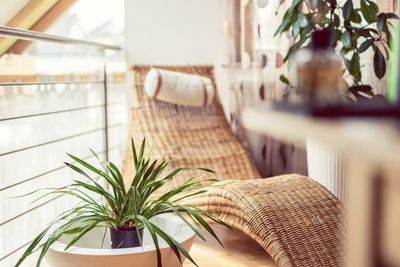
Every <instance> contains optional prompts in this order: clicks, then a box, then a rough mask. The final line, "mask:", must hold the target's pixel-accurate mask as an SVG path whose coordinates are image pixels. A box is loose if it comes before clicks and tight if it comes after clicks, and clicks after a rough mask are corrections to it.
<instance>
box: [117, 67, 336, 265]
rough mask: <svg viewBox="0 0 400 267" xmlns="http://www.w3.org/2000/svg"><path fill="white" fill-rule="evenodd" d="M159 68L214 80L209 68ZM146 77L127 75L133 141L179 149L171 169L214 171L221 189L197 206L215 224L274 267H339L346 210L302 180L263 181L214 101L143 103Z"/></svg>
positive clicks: (140, 71) (137, 72) (137, 71)
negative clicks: (211, 213)
mask: <svg viewBox="0 0 400 267" xmlns="http://www.w3.org/2000/svg"><path fill="white" fill-rule="evenodd" d="M157 67H158V68H164V69H170V70H176V71H181V72H188V73H196V74H199V75H203V76H207V77H210V78H211V79H212V80H214V74H213V67H212V66H175V67H165V66H164V67H163V66H157ZM148 70H149V66H133V68H132V71H133V78H134V81H133V83H134V84H133V92H132V93H133V98H134V99H135V100H134V102H135V104H134V105H133V108H132V118H131V128H130V134H131V136H133V137H134V138H135V139H136V138H137V139H140V138H142V137H143V136H154V137H155V138H156V142H157V146H158V147H157V148H158V149H157V150H158V151H160V153H167V152H168V151H169V150H170V149H171V147H173V146H174V145H176V144H179V145H180V146H179V147H178V148H176V149H175V150H174V153H173V161H172V164H173V165H175V166H182V165H185V166H193V167H196V166H202V167H209V168H212V169H213V170H216V171H217V175H218V178H220V179H224V181H223V182H222V184H223V186H219V187H211V188H210V189H209V191H208V194H207V196H206V197H202V198H198V199H196V200H195V203H196V204H197V205H199V206H201V207H205V208H210V209H213V210H214V209H215V210H217V211H218V212H217V213H216V215H217V216H218V217H219V218H220V219H222V220H224V221H225V222H226V223H228V224H230V225H231V226H232V227H234V228H236V229H238V230H241V231H243V232H244V233H246V234H247V235H249V236H250V237H251V238H253V239H254V240H256V241H257V242H258V243H259V244H260V245H261V246H262V247H263V248H264V249H265V250H266V251H267V253H268V254H270V256H271V257H272V258H273V259H274V260H275V262H276V263H277V264H278V265H279V266H301V267H307V266H318V267H323V266H335V267H336V266H343V265H344V256H343V252H342V245H343V236H344V230H343V227H342V220H343V209H342V205H341V203H340V202H339V201H338V200H337V199H336V197H335V196H333V195H332V194H331V193H330V192H328V191H327V190H326V189H325V188H324V187H322V186H321V185H319V184H318V183H316V182H315V181H313V180H311V179H309V178H307V177H304V176H301V175H296V174H291V175H283V176H279V177H274V178H268V179H260V178H261V177H260V174H259V173H258V172H257V169H256V168H255V165H254V163H253V160H252V159H251V157H250V155H249V153H248V152H247V151H246V150H245V149H244V148H243V146H242V145H241V143H240V142H239V141H238V140H237V139H236V138H235V136H234V135H233V133H232V132H231V131H230V128H229V125H228V123H227V121H226V120H225V116H224V112H223V109H222V106H221V105H220V102H219V100H218V99H216V100H215V101H214V103H213V104H212V105H209V106H207V107H202V108H198V107H185V106H179V105H174V104H168V103H164V102H159V101H155V100H152V99H148V98H147V97H146V96H145V94H144V90H143V81H144V77H145V75H146V73H147V72H148ZM127 151H129V148H127ZM131 164H132V160H131V158H130V153H129V152H127V153H126V156H125V159H124V166H123V172H124V174H125V177H130V172H131V171H133V168H132V166H131ZM180 179H185V177H182V178H180ZM176 182H177V183H179V182H180V181H176Z"/></svg>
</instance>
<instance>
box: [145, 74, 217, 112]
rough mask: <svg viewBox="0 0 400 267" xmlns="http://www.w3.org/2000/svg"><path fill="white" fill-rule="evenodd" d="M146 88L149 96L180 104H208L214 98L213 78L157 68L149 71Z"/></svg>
mask: <svg viewBox="0 0 400 267" xmlns="http://www.w3.org/2000/svg"><path fill="white" fill-rule="evenodd" d="M144 89H145V92H146V95H147V96H148V97H151V98H155V99H158V100H161V101H165V102H169V103H174V104H180V105H189V106H206V105H209V104H211V103H212V101H213V98H214V85H213V83H212V81H211V79H209V78H207V77H203V76H199V75H192V74H186V73H181V72H175V71H169V70H162V69H155V68H152V69H151V70H150V71H149V72H148V73H147V75H146V79H145V81H144Z"/></svg>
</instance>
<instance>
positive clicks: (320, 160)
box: [307, 139, 346, 201]
mask: <svg viewBox="0 0 400 267" xmlns="http://www.w3.org/2000/svg"><path fill="white" fill-rule="evenodd" d="M307 165H308V176H309V177H311V178H312V179H314V180H316V181H317V182H319V183H320V184H322V185H323V186H325V187H326V188H327V189H328V190H329V191H331V192H332V193H333V194H334V195H335V196H336V197H338V198H339V199H340V200H342V201H344V196H345V187H346V160H345V155H344V153H343V152H342V151H341V150H340V149H338V148H337V147H335V146H332V145H330V144H326V143H323V142H319V141H317V140H312V139H307Z"/></svg>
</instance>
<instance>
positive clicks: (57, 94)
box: [0, 26, 128, 266]
mask: <svg viewBox="0 0 400 267" xmlns="http://www.w3.org/2000/svg"><path fill="white" fill-rule="evenodd" d="M0 36H3V37H11V38H17V39H24V40H31V41H35V42H39V41H46V42H52V43H59V44H62V45H73V46H90V47H93V48H94V49H98V50H100V51H103V50H114V51H119V50H121V48H120V47H119V46H116V45H109V44H103V43H98V42H92V41H87V40H79V39H73V38H68V37H63V36H56V35H50V34H45V33H40V32H33V31H27V30H21V29H15V28H10V27H5V26H0ZM104 57H105V56H104ZM98 69H99V70H100V71H96V72H94V73H93V72H91V73H80V74H76V73H74V74H73V75H71V74H67V73H65V74H62V75H58V74H57V75H40V74H32V75H13V76H5V75H3V76H1V77H0V201H1V202H0V266H13V265H14V264H15V262H16V259H18V257H19V255H20V254H21V253H22V252H23V251H24V249H25V247H26V246H27V244H28V243H29V242H30V241H31V240H32V239H33V237H34V236H35V234H37V233H38V232H39V231H40V230H41V229H43V228H44V226H45V225H46V224H47V223H48V222H49V221H51V220H52V219H53V218H54V217H55V215H56V214H57V213H59V212H60V211H62V210H64V209H66V208H68V207H70V206H71V205H72V204H73V203H71V202H70V201H68V200H66V199H63V198H64V197H61V198H59V197H54V198H48V199H47V200H44V201H42V202H37V203H33V204H30V202H31V201H32V200H33V199H34V198H35V197H34V196H28V197H23V198H14V197H15V196H18V195H22V194H25V193H29V192H31V191H33V190H36V189H40V188H43V187H60V186H64V185H67V184H69V183H71V182H72V180H73V179H75V178H77V177H70V176H71V173H70V172H68V168H66V166H65V165H64V164H63V162H64V161H68V158H67V157H66V156H65V152H69V153H71V154H76V155H77V156H80V157H82V158H85V159H86V160H88V161H89V162H90V161H93V160H94V157H93V156H92V155H91V154H90V152H89V148H92V149H94V150H95V151H96V152H97V153H98V154H99V155H100V157H101V160H113V161H117V162H118V161H119V160H120V158H121V155H122V153H123V148H124V141H125V140H124V139H125V133H126V132H127V128H126V127H127V120H128V112H127V111H128V103H127V99H128V93H127V86H126V84H125V81H124V77H125V73H124V72H122V73H111V72H110V71H108V69H109V68H108V65H107V62H106V60H105V61H104V62H103V64H102V65H101V66H99V67H98ZM0 75H1V74H0ZM121 77H122V78H121Z"/></svg>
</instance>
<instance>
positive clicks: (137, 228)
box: [16, 139, 226, 266]
mask: <svg viewBox="0 0 400 267" xmlns="http://www.w3.org/2000/svg"><path fill="white" fill-rule="evenodd" d="M91 152H92V153H93V155H94V156H95V157H96V158H97V159H98V161H99V163H100V165H101V169H98V168H97V167H95V166H93V165H91V164H89V163H88V162H86V161H84V160H82V159H80V158H78V157H76V156H73V155H70V154H68V156H69V157H70V158H71V159H72V160H73V161H75V163H74V164H73V163H65V164H66V165H67V166H68V167H69V168H71V169H72V170H73V171H75V172H76V173H78V174H79V175H81V176H82V177H83V178H85V179H86V180H78V179H76V180H74V183H73V184H71V185H68V186H65V187H62V188H57V189H51V191H50V192H47V193H45V194H44V195H42V196H41V197H40V198H42V197H46V196H49V195H67V196H71V197H73V198H75V199H77V200H78V201H79V203H78V204H77V205H76V206H75V207H73V208H71V209H69V210H67V211H65V212H63V213H62V214H60V215H59V216H58V217H57V218H56V219H55V220H54V221H53V222H51V223H50V225H49V226H48V227H46V228H45V229H44V230H43V231H42V232H41V233H40V234H39V235H37V237H36V238H35V239H34V240H33V241H32V242H31V243H30V245H29V246H28V248H27V249H26V251H25V252H24V254H23V255H22V256H21V258H20V259H19V261H18V262H17V264H16V266H19V265H21V263H22V262H23V261H24V260H25V259H26V257H28V256H29V255H31V254H32V253H34V252H35V251H37V250H40V255H39V257H38V260H37V266H39V265H40V263H41V262H42V260H43V257H44V256H45V255H46V252H48V251H49V249H50V248H51V246H52V245H53V244H54V243H55V242H57V241H58V240H59V239H60V238H62V237H64V236H70V239H69V240H70V241H69V242H68V243H67V244H66V246H65V250H68V248H70V247H71V246H73V245H74V244H75V243H76V242H77V241H78V240H80V239H81V238H82V237H83V236H84V235H85V234H87V233H88V232H89V231H91V230H92V229H94V228H97V227H107V228H108V229H109V232H110V235H111V243H112V248H113V249H119V248H128V247H135V246H140V245H141V244H142V240H143V228H147V231H148V233H149V234H150V236H151V239H152V240H153V242H154V245H155V248H156V252H157V264H158V266H162V262H161V253H160V248H159V241H158V238H157V237H159V238H161V239H162V240H164V241H165V242H166V243H167V244H168V245H169V246H170V247H171V249H172V251H173V252H174V254H175V255H176V257H177V258H178V259H179V261H180V262H182V261H181V254H182V255H183V256H184V257H185V258H187V259H189V260H190V261H191V262H193V263H194V264H196V263H195V262H194V260H193V259H192V257H191V256H190V255H189V253H188V251H187V250H186V249H185V248H184V247H183V246H182V245H181V244H180V243H179V242H178V241H176V240H175V239H174V237H173V236H171V235H169V234H168V233H166V232H165V231H163V230H162V229H161V228H160V227H158V226H157V225H156V224H155V223H153V222H152V220H151V219H152V218H155V217H156V216H160V215H161V214H166V213H171V214H174V215H175V216H176V217H177V218H179V219H180V220H181V221H182V222H184V223H185V224H186V225H187V226H189V227H190V229H191V230H192V231H193V232H194V233H195V234H196V235H197V236H199V237H200V238H202V239H204V237H203V236H202V234H201V233H200V232H199V230H198V229H197V228H196V226H194V225H193V222H192V221H194V222H195V223H196V224H197V225H198V226H199V227H202V228H204V229H205V230H206V231H208V232H209V233H210V234H211V235H212V236H213V237H214V238H216V239H217V240H218V241H219V239H218V237H217V236H216V234H215V232H214V231H213V230H212V228H211V227H210V226H209V224H208V223H207V222H206V221H205V220H204V219H203V217H204V218H208V219H210V220H212V221H215V222H217V223H220V224H223V225H226V224H225V223H224V222H222V221H221V220H219V219H217V218H216V217H214V216H213V215H212V214H211V213H210V212H208V211H205V210H202V209H200V208H197V207H193V206H190V205H184V204H182V200H185V199H187V198H189V197H193V196H197V195H201V194H204V193H206V190H204V189H203V188H202V187H200V186H199V184H198V181H197V179H196V177H193V178H191V179H189V180H187V181H186V182H184V183H183V184H181V185H179V186H176V187H174V188H173V189H170V190H163V186H164V185H166V184H168V183H169V182H170V181H171V180H173V179H174V178H175V177H176V175H178V174H179V173H181V172H182V171H185V170H189V169H190V168H187V167H178V168H175V169H173V170H172V171H170V172H168V173H167V174H165V171H166V169H167V167H168V166H169V164H170V162H169V160H168V159H167V158H166V157H163V158H161V159H152V156H151V151H150V152H149V153H146V142H145V139H143V142H142V144H141V146H140V149H139V150H137V149H136V147H135V144H134V142H133V139H132V156H133V161H134V166H135V175H134V177H133V179H132V182H131V183H130V184H129V186H126V185H125V184H124V182H125V180H124V177H123V176H122V174H121V172H120V171H119V169H118V168H117V167H116V165H115V164H113V163H111V162H105V163H102V162H101V161H100V159H99V157H98V156H97V155H96V153H95V152H94V151H92V150H91ZM199 170H200V171H204V172H208V173H209V172H213V171H211V170H209V169H205V168H200V169H199ZM91 175H96V176H97V178H93V177H92V176H91ZM101 180H103V181H104V182H103V183H102V182H101ZM203 181H204V180H203ZM184 215H187V216H184ZM188 217H189V218H191V219H192V221H190V220H189V219H188Z"/></svg>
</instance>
